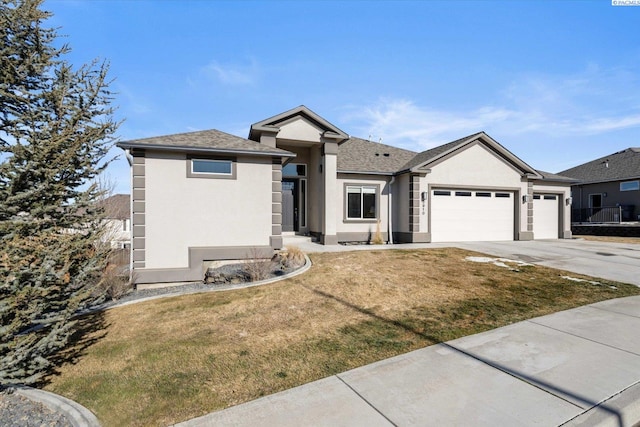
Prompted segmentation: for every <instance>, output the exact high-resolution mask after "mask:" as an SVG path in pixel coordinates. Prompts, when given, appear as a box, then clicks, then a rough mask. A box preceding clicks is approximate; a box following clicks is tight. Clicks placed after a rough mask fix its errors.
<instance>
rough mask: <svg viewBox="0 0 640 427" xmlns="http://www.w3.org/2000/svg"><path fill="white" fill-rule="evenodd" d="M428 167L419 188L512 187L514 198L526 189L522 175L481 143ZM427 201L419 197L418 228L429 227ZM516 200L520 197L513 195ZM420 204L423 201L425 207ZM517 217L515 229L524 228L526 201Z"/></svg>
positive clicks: (424, 228) (427, 228) (525, 226)
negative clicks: (429, 170) (427, 171)
mask: <svg viewBox="0 0 640 427" xmlns="http://www.w3.org/2000/svg"><path fill="white" fill-rule="evenodd" d="M430 169H431V172H430V173H428V174H427V175H426V176H425V177H423V178H421V179H420V191H421V192H423V191H430V189H432V188H474V189H495V190H498V189H503V190H509V191H513V192H514V196H515V197H516V198H519V197H521V195H522V194H526V193H527V182H526V180H523V179H522V175H521V174H520V172H518V171H517V170H516V169H514V168H513V167H512V166H511V165H509V164H507V163H506V161H504V160H503V159H501V158H499V157H497V156H496V155H495V154H494V153H493V152H492V151H491V150H489V149H487V148H485V147H484V146H483V145H481V144H475V145H472V146H471V147H469V148H467V149H466V150H464V151H462V152H460V153H457V154H455V155H453V156H451V157H449V158H447V159H444V160H443V161H440V162H439V163H437V164H434V165H433V166H431V167H430ZM426 203H428V202H422V201H421V206H420V230H421V231H429V209H428V206H426V205H425V204H426ZM515 203H518V204H519V203H520V200H518V199H516V200H515ZM422 205H425V206H424V208H423V206H422ZM515 208H516V207H514V214H515V211H516V209H515ZM469 215H473V212H469ZM518 219H519V225H517V230H516V231H518V230H519V231H526V230H527V208H526V205H523V206H522V207H521V208H520V209H519V214H518ZM517 222H518V221H517ZM516 237H517V235H516Z"/></svg>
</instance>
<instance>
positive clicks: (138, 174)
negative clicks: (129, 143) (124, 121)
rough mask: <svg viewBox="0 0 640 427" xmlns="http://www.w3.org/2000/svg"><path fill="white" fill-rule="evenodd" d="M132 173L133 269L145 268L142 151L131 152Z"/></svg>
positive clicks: (143, 168)
mask: <svg viewBox="0 0 640 427" xmlns="http://www.w3.org/2000/svg"><path fill="white" fill-rule="evenodd" d="M131 156H132V157H133V166H132V168H131V171H132V179H131V181H132V183H133V188H132V192H131V193H132V197H131V206H132V215H131V225H132V227H131V229H132V230H133V233H132V234H133V239H132V242H131V243H132V244H131V259H132V260H133V268H134V270H135V269H136V268H144V267H145V209H146V206H145V204H146V203H145V191H144V189H145V155H144V151H143V150H133V151H132V152H131Z"/></svg>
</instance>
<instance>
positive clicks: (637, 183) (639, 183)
mask: <svg viewBox="0 0 640 427" xmlns="http://www.w3.org/2000/svg"><path fill="white" fill-rule="evenodd" d="M623 184H635V185H634V186H633V188H627V189H623V188H622V185H623ZM637 190H640V181H638V180H635V181H622V182H621V183H620V191H637Z"/></svg>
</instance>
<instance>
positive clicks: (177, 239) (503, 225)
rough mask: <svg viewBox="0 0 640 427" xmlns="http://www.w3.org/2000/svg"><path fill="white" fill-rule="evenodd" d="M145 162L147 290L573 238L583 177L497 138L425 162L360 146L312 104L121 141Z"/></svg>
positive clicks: (142, 202)
mask: <svg viewBox="0 0 640 427" xmlns="http://www.w3.org/2000/svg"><path fill="white" fill-rule="evenodd" d="M118 145H119V146H120V147H121V148H123V149H124V150H126V152H127V157H128V158H129V161H130V164H131V165H132V196H133V202H132V206H133V212H132V224H133V246H132V266H133V268H134V272H135V273H136V274H135V277H136V281H137V283H153V282H173V281H189V280H200V279H202V277H203V275H204V266H205V265H206V263H207V261H211V260H221V259H243V258H245V257H247V255H248V253H249V252H250V251H251V250H261V251H264V252H265V253H273V251H274V250H278V249H281V248H282V246H283V235H286V234H287V233H292V234H293V233H297V234H305V235H307V234H308V235H313V236H315V237H317V238H318V239H319V241H320V242H321V243H322V244H325V245H335V244H338V243H339V242H350V241H368V240H370V239H371V238H372V235H373V234H375V232H376V228H377V227H378V224H379V226H380V229H381V231H382V235H383V238H384V239H385V240H386V241H389V242H407V243H411V242H447V241H473V240H476V241H477V240H531V239H534V238H536V239H539V238H552V239H557V238H569V237H571V229H570V226H571V224H570V209H569V208H570V206H568V203H569V202H570V200H569V197H570V181H569V180H567V179H566V178H564V177H561V176H558V175H553V174H548V173H545V172H540V171H537V170H535V169H533V168H532V167H530V166H529V165H527V164H526V163H525V162H524V161H522V160H520V159H519V158H518V157H516V156H515V155H514V154H512V153H510V152H509V151H508V150H507V149H505V148H504V147H503V146H502V145H500V144H499V143H498V142H496V141H495V140H493V139H492V138H491V137H490V136H488V135H487V134H485V133H484V132H480V133H476V134H474V135H470V136H468V137H465V138H461V139H459V140H456V141H453V142H450V143H448V144H445V145H443V146H440V147H437V148H434V149H431V150H427V151H424V152H422V153H415V152H412V151H408V150H403V149H400V148H395V147H391V146H388V145H383V144H379V143H376V142H370V141H367V140H364V139H360V138H355V137H350V136H349V135H347V134H346V133H345V132H343V131H342V130H340V129H338V128H337V127H336V126H334V125H332V124H331V123H329V122H328V121H326V120H325V119H324V118H322V117H320V116H319V115H317V114H316V113H314V112H313V111H311V110H309V109H308V108H307V107H304V106H300V107H297V108H294V109H293V110H290V111H287V112H284V113H282V114H279V115H277V116H274V117H271V118H269V119H266V120H263V121H260V122H258V123H255V124H253V125H252V126H251V129H250V131H249V138H248V139H244V138H240V137H237V136H233V135H229V134H226V133H223V132H220V131H217V130H208V131H201V132H191V133H184V134H178V135H168V136H159V137H154V138H146V139H138V140H133V141H126V142H121V143H119V144H118Z"/></svg>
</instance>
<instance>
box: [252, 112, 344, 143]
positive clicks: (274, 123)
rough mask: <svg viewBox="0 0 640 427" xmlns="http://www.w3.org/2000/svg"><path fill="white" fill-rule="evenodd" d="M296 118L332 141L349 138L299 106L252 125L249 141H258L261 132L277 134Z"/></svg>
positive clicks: (316, 115)
mask: <svg viewBox="0 0 640 427" xmlns="http://www.w3.org/2000/svg"><path fill="white" fill-rule="evenodd" d="M296 118H302V119H304V120H305V121H306V122H307V123H309V124H311V125H313V126H315V127H316V128H317V129H318V130H319V131H320V132H321V133H322V134H323V135H330V136H331V137H332V138H333V139H341V140H346V139H348V138H349V135H348V134H347V133H346V132H343V131H342V130H341V129H340V128H338V127H337V126H335V125H333V124H331V123H329V122H328V121H327V120H325V119H324V118H322V117H320V116H319V115H318V114H316V113H315V112H313V111H311V110H310V109H309V108H307V107H306V106H304V105H300V106H299V107H296V108H293V109H291V110H289V111H285V112H284V113H280V114H278V115H275V116H273V117H269V118H268V119H264V120H262V121H259V122H257V123H254V124H252V125H251V130H250V131H249V139H251V140H253V141H259V140H260V134H261V133H262V132H278V131H279V130H280V127H281V126H283V125H286V124H290V123H292V122H294V121H295V119H296Z"/></svg>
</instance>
